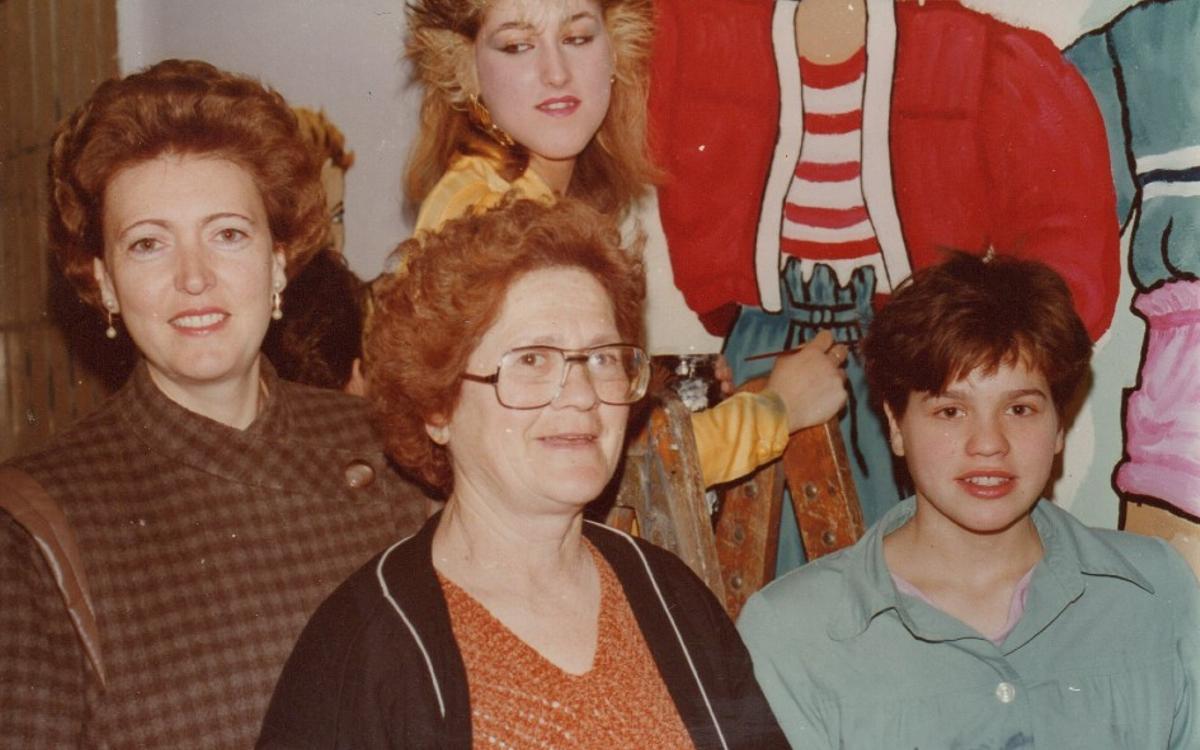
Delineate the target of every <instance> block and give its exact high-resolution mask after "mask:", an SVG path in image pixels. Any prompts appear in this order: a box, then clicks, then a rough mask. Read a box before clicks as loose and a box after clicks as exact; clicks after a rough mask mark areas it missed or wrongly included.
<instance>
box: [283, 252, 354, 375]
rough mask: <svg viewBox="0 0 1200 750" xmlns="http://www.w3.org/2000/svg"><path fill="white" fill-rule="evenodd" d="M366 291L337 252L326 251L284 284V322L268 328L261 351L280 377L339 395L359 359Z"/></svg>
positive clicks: (314, 257) (317, 255) (318, 254)
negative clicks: (327, 389)
mask: <svg viewBox="0 0 1200 750" xmlns="http://www.w3.org/2000/svg"><path fill="white" fill-rule="evenodd" d="M365 295H366V287H365V285H364V284H363V282H362V281H361V280H360V279H359V278H358V277H357V276H355V275H354V272H353V271H351V270H350V269H349V268H348V267H347V266H346V259H345V258H344V257H343V256H342V254H341V253H338V252H335V251H334V250H332V249H329V248H326V249H325V250H322V251H321V252H319V253H317V254H316V255H315V256H313V259H312V260H310V261H309V262H308V265H306V266H305V267H304V270H303V271H301V272H300V273H298V274H296V276H295V277H294V278H293V279H292V280H291V281H290V282H288V285H287V293H286V294H284V295H283V319H282V320H279V321H277V322H275V323H272V324H271V327H270V328H268V329H267V337H266V338H265V339H263V344H262V351H263V354H265V355H267V358H268V359H270V360H271V364H273V365H275V370H276V372H278V373H279V377H281V378H284V379H286V380H291V381H294V382H296V383H304V384H305V385H312V386H316V387H318V388H333V389H337V390H341V389H342V388H344V387H345V386H346V383H347V382H349V380H350V376H351V374H352V372H353V367H354V360H355V359H358V358H360V357H362V335H363V314H364V299H365Z"/></svg>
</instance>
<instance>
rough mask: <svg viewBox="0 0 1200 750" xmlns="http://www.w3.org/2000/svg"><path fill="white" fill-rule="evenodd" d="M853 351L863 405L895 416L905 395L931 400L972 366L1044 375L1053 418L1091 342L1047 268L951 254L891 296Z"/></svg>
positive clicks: (1082, 368)
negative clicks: (862, 373) (857, 355)
mask: <svg viewBox="0 0 1200 750" xmlns="http://www.w3.org/2000/svg"><path fill="white" fill-rule="evenodd" d="M863 351H864V355H865V358H866V370H867V382H868V384H869V387H870V392H871V398H872V400H873V401H874V402H875V403H876V405H877V406H882V405H883V404H887V406H888V407H889V408H890V409H891V410H892V412H893V413H894V414H895V415H896V416H897V417H898V416H900V415H901V414H903V413H904V410H905V409H906V408H907V406H908V399H909V396H911V395H912V394H914V393H933V394H936V393H941V392H942V391H944V390H945V389H946V388H947V387H948V386H949V385H950V384H951V383H953V382H955V381H956V380H958V379H960V378H962V377H965V376H966V375H968V374H970V373H971V372H972V371H973V370H975V369H976V368H980V367H982V368H984V370H985V371H986V372H994V371H995V370H996V368H997V367H1000V366H1001V365H1004V364H1015V363H1017V362H1024V364H1025V365H1026V366H1027V367H1029V368H1030V369H1031V370H1034V371H1037V372H1040V373H1041V374H1042V375H1044V376H1045V378H1046V380H1047V382H1048V383H1049V384H1050V394H1051V398H1052V399H1053V400H1054V406H1055V408H1056V409H1057V410H1058V413H1059V414H1060V415H1062V414H1063V413H1064V410H1065V408H1066V406H1067V403H1068V402H1069V400H1070V399H1071V396H1072V395H1073V394H1074V393H1075V390H1076V389H1077V388H1078V387H1079V385H1080V383H1081V382H1082V381H1083V379H1084V378H1085V376H1086V375H1087V372H1088V366H1089V363H1090V361H1091V355H1092V342H1091V339H1089V338H1088V334H1087V330H1086V329H1085V328H1084V326H1083V322H1082V321H1081V320H1080V319H1079V315H1078V313H1076V312H1075V307H1074V305H1072V304H1071V292H1070V290H1069V289H1068V288H1067V285H1066V282H1064V281H1063V279H1062V277H1061V276H1059V275H1058V273H1057V272H1055V271H1054V270H1053V269H1051V268H1050V267H1049V266H1047V265H1045V264H1042V263H1038V262H1035V261H1029V260H1018V259H1015V258H1011V257H1006V256H1002V255H995V256H988V258H987V259H986V260H985V259H984V258H982V257H980V256H977V255H971V254H968V253H962V252H955V253H952V254H951V255H950V257H949V259H948V260H946V261H945V262H943V263H940V264H938V265H935V266H931V267H929V268H925V269H923V270H920V271H917V272H916V273H915V274H914V275H913V277H912V278H911V279H910V280H909V281H908V282H907V283H905V284H903V285H901V286H900V288H899V289H897V290H896V293H895V294H894V295H893V296H892V298H891V300H890V301H889V302H887V303H886V304H885V305H884V307H883V309H882V310H881V311H880V312H879V315H878V316H877V317H876V318H875V320H874V321H873V322H872V323H871V327H870V330H869V331H868V333H867V336H866V340H865V341H864V343H863Z"/></svg>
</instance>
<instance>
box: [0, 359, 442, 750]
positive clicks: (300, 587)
mask: <svg viewBox="0 0 1200 750" xmlns="http://www.w3.org/2000/svg"><path fill="white" fill-rule="evenodd" d="M263 372H264V374H263V378H264V382H265V384H266V386H267V389H268V392H269V396H268V399H267V403H266V406H265V408H264V410H263V412H262V414H261V415H260V416H259V417H258V419H257V420H256V421H255V422H254V423H253V424H252V425H251V426H250V427H249V428H247V429H246V430H244V431H239V430H235V429H232V428H229V427H226V426H224V425H221V424H219V423H217V422H214V421H212V420H209V419H207V418H205V417H202V416H200V415H197V414H194V413H192V412H189V411H187V410H186V409H184V408H182V407H181V406H179V405H177V404H175V403H174V402H172V401H170V400H169V399H167V398H166V397H165V396H163V394H162V393H161V392H160V391H159V390H158V389H157V387H155V386H154V384H153V382H152V381H151V379H150V377H149V372H148V370H147V368H146V366H145V364H144V363H143V364H142V365H140V366H139V367H138V369H137V371H136V372H135V374H134V375H133V377H132V378H131V379H130V382H129V383H127V384H126V385H125V387H124V388H123V389H122V390H121V391H119V392H118V393H117V394H116V395H115V396H113V398H112V399H110V400H109V401H108V402H107V403H106V404H105V405H104V406H102V407H101V408H100V409H99V410H98V411H97V412H96V413H94V414H92V415H90V416H89V417H87V418H85V419H84V420H83V421H82V422H81V423H79V424H78V425H76V426H75V427H73V428H71V429H70V430H68V431H66V432H64V433H62V434H60V435H59V436H57V437H56V438H55V439H54V440H53V441H52V443H51V444H50V445H49V446H48V447H47V448H45V449H44V450H42V451H41V452H39V453H35V454H33V455H30V456H27V457H24V458H21V459H18V460H17V461H16V462H15V465H16V466H17V467H19V468H20V469H23V470H24V471H25V472H27V473H28V474H29V475H31V476H32V477H33V478H34V479H36V480H37V482H38V483H40V484H41V486H42V487H43V488H44V489H45V490H46V491H47V493H48V494H49V495H50V496H51V498H53V500H55V501H57V503H58V504H59V505H60V506H61V507H62V509H63V511H64V512H65V514H66V517H67V520H68V521H69V523H70V526H71V529H72V530H73V532H74V535H75V539H76V541H77V543H78V548H79V552H80V559H81V561H82V565H83V569H84V573H85V574H86V581H87V587H88V590H89V592H90V595H91V601H92V603H93V605H94V609H95V620H96V625H97V630H98V634H99V644H98V645H99V651H100V653H101V654H102V663H103V668H104V673H105V677H106V681H105V682H104V683H102V682H101V680H100V679H99V677H98V675H97V672H96V671H95V669H94V668H93V666H92V663H91V662H90V661H89V659H88V658H87V655H86V654H85V652H84V649H83V647H82V644H81V641H80V638H79V636H78V634H77V632H76V631H75V629H74V627H73V625H72V622H71V620H70V619H69V617H68V614H67V611H66V607H65V604H64V602H63V597H62V596H61V595H60V593H59V590H58V588H57V587H56V584H55V579H54V577H53V572H52V570H51V569H50V568H49V567H48V566H47V563H46V560H45V558H44V557H43V555H42V554H41V551H40V550H39V548H38V547H37V546H36V545H35V544H34V542H33V540H32V538H31V537H30V535H29V534H28V533H26V531H25V529H24V528H23V527H22V526H21V525H19V524H17V523H16V522H15V521H14V520H13V518H12V517H10V516H9V515H7V514H6V513H4V512H2V511H0V706H2V707H3V708H2V709H0V746H3V747H22V748H37V747H54V748H64V747H111V748H160V747H162V748H168V747H169V748H182V747H188V748H210V747H211V748H237V747H249V746H251V745H252V744H253V742H254V739H255V737H256V735H257V733H258V730H259V726H260V722H261V720H262V716H263V713H264V711H265V710H266V707H267V701H268V700H269V698H270V696H271V689H272V688H273V687H274V685H275V681H276V679H277V678H278V676H279V672H280V669H281V668H282V666H283V663H284V660H285V659H286V658H287V656H288V654H289V653H290V651H291V649H292V645H293V643H294V641H295V640H296V637H297V636H298V635H299V633H300V630H301V628H303V626H304V623H305V622H306V621H307V620H308V618H309V616H310V615H311V614H312V613H313V611H314V610H315V609H316V607H317V605H318V604H320V603H321V601H322V600H323V599H324V598H325V597H326V596H327V595H328V594H329V593H330V592H331V591H332V590H333V588H334V587H335V586H336V585H337V584H339V583H340V582H341V581H342V580H343V579H344V578H346V576H348V575H349V574H350V573H351V572H352V571H354V570H355V569H356V568H358V567H359V566H360V565H362V564H363V563H364V562H365V561H366V560H368V559H369V558H370V557H371V556H372V555H374V554H375V553H376V552H378V551H379V550H380V549H382V548H383V547H385V546H386V545H387V544H389V543H391V542H393V541H395V540H396V539H398V538H400V537H402V536H405V535H407V534H410V533H412V532H413V531H415V530H416V529H418V528H419V527H420V525H421V523H422V521H423V519H424V512H425V502H424V498H423V496H422V495H421V494H420V493H419V491H418V490H416V489H415V488H414V487H413V486H412V485H409V484H408V483H406V482H405V481H404V480H402V479H401V478H400V477H399V475H397V474H396V473H395V472H394V471H393V470H392V469H391V468H390V467H389V466H388V465H387V464H386V461H385V458H384V456H383V454H382V452H381V450H380V448H379V445H378V443H377V441H376V439H375V437H374V435H373V433H372V431H371V429H370V427H369V426H368V422H367V417H366V412H365V407H364V404H363V403H362V402H361V401H360V400H358V399H355V398H353V397H350V396H345V395H343V394H340V393H335V392H331V391H321V390H316V389H312V388H307V387H304V386H299V385H295V384H292V383H288V382H285V381H282V380H279V379H278V378H277V377H276V376H275V373H274V371H273V370H272V369H271V367H270V365H269V364H266V362H265V361H264V363H263ZM0 491H3V488H0Z"/></svg>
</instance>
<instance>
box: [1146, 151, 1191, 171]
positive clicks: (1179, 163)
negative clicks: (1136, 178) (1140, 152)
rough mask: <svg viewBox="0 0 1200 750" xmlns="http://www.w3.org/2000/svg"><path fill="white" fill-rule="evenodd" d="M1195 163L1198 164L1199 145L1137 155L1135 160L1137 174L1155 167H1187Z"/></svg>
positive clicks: (1152, 169)
mask: <svg viewBox="0 0 1200 750" xmlns="http://www.w3.org/2000/svg"><path fill="white" fill-rule="evenodd" d="M1197 165H1200V146H1187V147H1186V148H1177V149H1175V150H1174V151H1168V152H1166V153H1165V154H1150V155H1149V156H1142V157H1138V159H1137V161H1136V169H1137V173H1138V174H1145V173H1146V172H1152V171H1154V170H1155V169H1188V168H1190V167H1195V166H1197Z"/></svg>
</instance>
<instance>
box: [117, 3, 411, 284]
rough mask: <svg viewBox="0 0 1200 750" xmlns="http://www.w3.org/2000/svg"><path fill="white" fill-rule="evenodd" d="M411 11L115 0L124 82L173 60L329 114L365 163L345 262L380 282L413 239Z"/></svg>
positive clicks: (354, 182)
mask: <svg viewBox="0 0 1200 750" xmlns="http://www.w3.org/2000/svg"><path fill="white" fill-rule="evenodd" d="M403 8H404V3H403V2H402V0H340V1H338V2H331V1H330V0H202V1H201V2H196V0H117V24H118V49H119V54H120V64H121V71H122V72H124V73H128V72H132V71H134V70H137V69H139V68H143V67H145V66H147V65H150V64H152V63H154V62H157V61H158V60H162V59H165V58H170V57H180V58H199V59H203V60H207V61H209V62H211V63H213V64H214V65H217V66H218V67H221V68H226V69H229V70H234V71H238V72H241V73H246V74H249V75H253V76H255V77H258V78H260V79H262V80H263V81H264V82H266V83H268V84H270V85H271V86H272V87H274V88H276V89H278V90H279V91H280V92H281V93H282V94H283V95H284V96H285V97H286V98H287V99H288V101H289V102H291V103H292V104H295V105H302V106H307V107H310V108H314V109H316V108H324V109H325V112H326V113H327V114H328V115H329V117H330V119H332V120H333V121H334V122H335V123H336V124H337V125H338V127H339V128H341V130H342V131H343V132H344V133H345V134H346V140H347V142H348V144H349V146H350V148H351V149H353V150H354V152H355V154H356V160H355V163H354V167H353V168H352V169H351V170H350V173H349V174H348V175H347V185H346V229H347V232H346V256H347V258H348V260H349V261H350V264H351V266H352V267H353V268H354V270H355V271H356V272H357V273H358V274H359V275H360V276H363V277H366V278H369V277H372V276H374V275H376V274H377V273H378V272H379V271H380V269H381V267H382V263H383V259H384V258H385V257H386V256H387V254H388V252H390V250H391V249H392V247H393V246H394V245H395V244H396V243H397V242H399V241H400V240H403V239H405V238H406V237H407V236H408V234H409V232H410V222H409V221H408V220H406V219H405V217H403V216H402V212H401V189H400V172H401V170H402V169H403V165H404V162H405V159H406V157H407V154H408V148H409V144H410V142H411V140H412V135H413V133H415V132H416V128H417V118H416V114H417V108H418V106H419V90H418V89H417V88H416V87H411V86H408V85H406V82H407V80H408V73H407V69H406V68H405V67H404V63H403V62H402V52H403V39H404V13H403Z"/></svg>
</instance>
